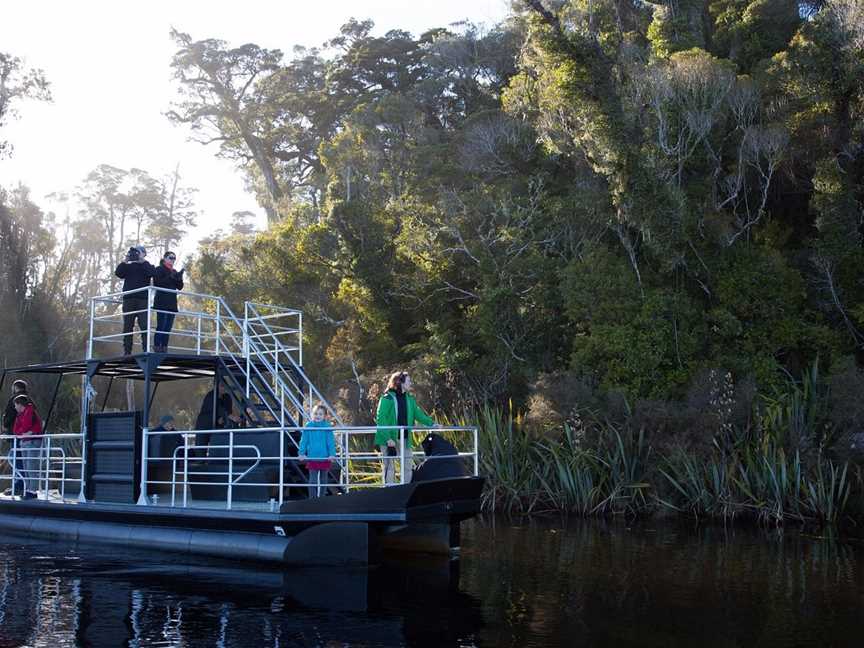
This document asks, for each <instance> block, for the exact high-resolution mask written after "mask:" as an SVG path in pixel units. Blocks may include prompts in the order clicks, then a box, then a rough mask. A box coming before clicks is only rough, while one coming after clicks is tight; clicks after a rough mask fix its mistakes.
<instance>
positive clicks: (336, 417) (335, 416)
mask: <svg viewBox="0 0 864 648" xmlns="http://www.w3.org/2000/svg"><path fill="white" fill-rule="evenodd" d="M249 307H250V308H251V309H252V311H253V313H255V314H256V315H258V317H259V318H260V317H261V314H260V313H259V312H258V309H257V308H255V305H254V304H252V303H249ZM259 323H260V324H261V325H262V326H263V327H264V328H265V329H266V330H267V332H268V333H269V334H270V335H271V337H272V338H273V341H274V344H275V345H276V346H277V348H279V349H280V350H282V351H284V346H283V345H282V343H281V342H280V341H279V338H278V337H277V336H276V335H275V334H274V333H273V330H272V329H271V328H270V326H268V324H267V322H265V321H263V320H260V319H259ZM247 337H248V336H247ZM285 355H286V356H287V357H288V360H289V362H290V363H291V367H292V368H293V369H294V371H296V372H297V373H298V374H299V375H300V377H301V378H302V379H303V380H304V381H305V383H306V384H307V385H309V389H310V391H311V392H312V393H314V394H315V397H316V398H317V399H318V402H320V403H321V404H322V405H323V406H324V409H326V410H327V412H328V413H329V414H330V416H332V417H333V419H334V420H335V421H336V422H337V423H338V424H339V425H342V419H341V418H340V417H339V415H338V414H337V413H336V410H334V409H333V407H332V406H331V405H330V403H329V402H328V401H327V399H326V398H324V396H323V395H322V394H321V392H319V391H318V388H317V387H316V386H315V384H314V383H313V382H312V381H311V380H310V379H309V376H307V375H306V372H305V371H303V368H302V367H301V366H300V365H299V364H297V362H296V361H295V360H294V358H293V357H292V356H291V354H290V353H288V352H287V351H286V352H285Z"/></svg>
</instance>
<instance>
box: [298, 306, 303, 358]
mask: <svg viewBox="0 0 864 648" xmlns="http://www.w3.org/2000/svg"><path fill="white" fill-rule="evenodd" d="M299 316H300V324H299V327H298V328H299V329H300V332H299V333H298V334H297V335H298V340H299V341H298V343H297V356H298V358H299V361H298V362H297V364H299V365H300V366H301V367H302V366H303V311H300V313H299Z"/></svg>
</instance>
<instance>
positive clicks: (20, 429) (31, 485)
mask: <svg viewBox="0 0 864 648" xmlns="http://www.w3.org/2000/svg"><path fill="white" fill-rule="evenodd" d="M13 403H14V405H15V412H16V413H17V416H16V417H15V423H14V425H13V427H12V432H13V433H14V434H15V436H16V437H18V438H17V441H18V449H17V452H16V455H17V456H16V459H17V461H16V464H17V465H16V467H15V468H16V470H17V471H18V472H19V474H21V475H23V482H24V483H23V484H22V492H21V496H22V498H23V499H34V498H35V497H36V490H37V489H38V487H39V467H40V463H41V459H42V419H40V418H39V414H37V413H36V406H35V405H34V404H33V401H31V400H30V398H29V397H28V396H27V395H26V394H19V395H18V396H16V397H15V400H14V401H13ZM19 483H20V481H19ZM12 489H13V494H14V492H15V482H14V481H13V483H12Z"/></svg>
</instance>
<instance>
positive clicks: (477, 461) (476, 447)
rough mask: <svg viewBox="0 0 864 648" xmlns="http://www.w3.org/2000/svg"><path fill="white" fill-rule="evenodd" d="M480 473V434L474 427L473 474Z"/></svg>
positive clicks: (477, 474)
mask: <svg viewBox="0 0 864 648" xmlns="http://www.w3.org/2000/svg"><path fill="white" fill-rule="evenodd" d="M479 475H480V436H479V434H478V432H477V428H476V427H475V428H474V476H475V477H477V476H479Z"/></svg>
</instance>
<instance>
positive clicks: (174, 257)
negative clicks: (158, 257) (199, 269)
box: [165, 255, 177, 261]
mask: <svg viewBox="0 0 864 648" xmlns="http://www.w3.org/2000/svg"><path fill="white" fill-rule="evenodd" d="M165 258H166V259H168V260H169V261H176V260H177V257H176V256H173V255H172V256H167V257H165Z"/></svg>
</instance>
